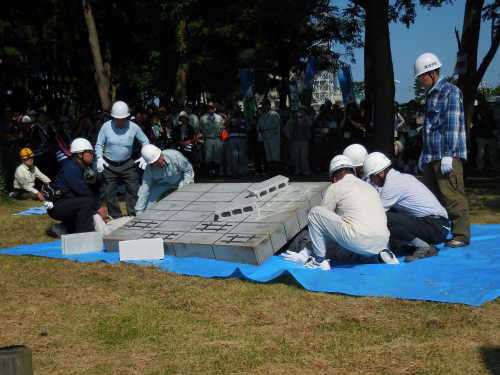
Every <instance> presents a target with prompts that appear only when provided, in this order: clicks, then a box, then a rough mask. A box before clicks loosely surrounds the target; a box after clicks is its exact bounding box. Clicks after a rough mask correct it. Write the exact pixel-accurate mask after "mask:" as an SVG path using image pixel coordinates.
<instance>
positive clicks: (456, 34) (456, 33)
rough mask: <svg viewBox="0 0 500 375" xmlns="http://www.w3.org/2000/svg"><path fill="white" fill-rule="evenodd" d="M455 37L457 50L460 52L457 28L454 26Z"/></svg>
mask: <svg viewBox="0 0 500 375" xmlns="http://www.w3.org/2000/svg"><path fill="white" fill-rule="evenodd" d="M455 37H456V38H457V44H458V51H459V52H460V35H458V29H457V28H456V27H455Z"/></svg>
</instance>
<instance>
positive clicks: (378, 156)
mask: <svg viewBox="0 0 500 375" xmlns="http://www.w3.org/2000/svg"><path fill="white" fill-rule="evenodd" d="M391 164H392V163H391V160H390V159H389V158H388V157H387V156H385V155H384V154H382V153H381V152H372V153H371V154H368V156H367V157H366V159H365V162H364V163H363V172H364V173H365V177H370V176H371V175H373V174H377V173H379V172H382V171H383V170H384V169H386V168H387V167H389V166H390V165H391Z"/></svg>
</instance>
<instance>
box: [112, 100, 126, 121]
mask: <svg viewBox="0 0 500 375" xmlns="http://www.w3.org/2000/svg"><path fill="white" fill-rule="evenodd" d="M128 116H130V111H129V109H128V105H127V103H125V102H122V101H121V100H118V101H117V102H114V103H113V107H111V117H113V118H118V119H120V118H126V117H128Z"/></svg>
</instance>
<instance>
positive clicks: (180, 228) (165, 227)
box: [155, 220, 198, 232]
mask: <svg viewBox="0 0 500 375" xmlns="http://www.w3.org/2000/svg"><path fill="white" fill-rule="evenodd" d="M196 225H198V223H197V222H195V221H180V220H165V221H164V222H162V223H161V224H160V225H158V227H157V228H155V229H157V230H161V231H173V232H189V231H190V230H191V229H193V228H194V227H195V226H196Z"/></svg>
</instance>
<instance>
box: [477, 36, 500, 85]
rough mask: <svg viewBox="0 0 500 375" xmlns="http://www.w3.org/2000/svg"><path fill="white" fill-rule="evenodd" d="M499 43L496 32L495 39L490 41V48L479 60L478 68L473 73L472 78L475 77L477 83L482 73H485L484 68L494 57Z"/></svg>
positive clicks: (499, 38) (486, 67)
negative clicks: (481, 59)
mask: <svg viewBox="0 0 500 375" xmlns="http://www.w3.org/2000/svg"><path fill="white" fill-rule="evenodd" d="M499 45H500V33H497V35H496V36H495V39H494V40H493V41H492V42H491V46H490V49H489V50H488V53H487V54H486V56H484V58H483V61H481V65H479V69H478V70H477V72H476V74H475V77H474V78H475V79H476V82H477V83H479V82H481V80H482V79H483V76H484V73H486V69H488V66H489V65H490V63H491V61H492V60H493V58H494V57H495V54H496V53H497V49H498V46H499Z"/></svg>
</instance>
